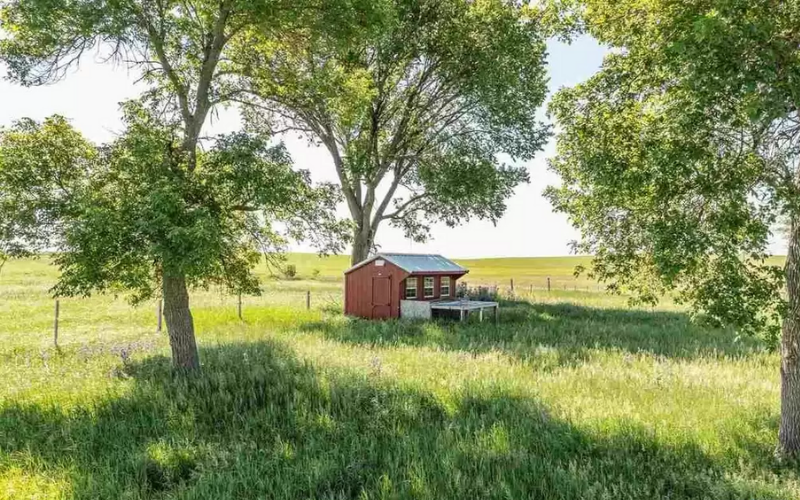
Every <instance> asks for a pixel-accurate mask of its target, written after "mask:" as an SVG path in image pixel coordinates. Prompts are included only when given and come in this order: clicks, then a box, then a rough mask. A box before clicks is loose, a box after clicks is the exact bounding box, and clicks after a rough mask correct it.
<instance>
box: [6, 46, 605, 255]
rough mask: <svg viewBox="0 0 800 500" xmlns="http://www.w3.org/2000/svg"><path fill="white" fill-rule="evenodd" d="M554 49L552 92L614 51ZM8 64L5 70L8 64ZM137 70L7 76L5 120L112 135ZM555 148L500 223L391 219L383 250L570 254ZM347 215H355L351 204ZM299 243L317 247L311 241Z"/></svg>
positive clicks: (314, 161) (225, 126)
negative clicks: (425, 233) (410, 235)
mask: <svg viewBox="0 0 800 500" xmlns="http://www.w3.org/2000/svg"><path fill="white" fill-rule="evenodd" d="M548 48H549V56H548V63H549V68H548V70H549V73H550V90H551V92H552V91H555V90H557V89H559V88H560V87H563V86H571V85H574V84H576V83H579V82H581V81H583V80H585V79H586V78H588V77H589V76H591V75H592V74H593V73H594V72H595V71H597V70H598V69H599V67H600V64H601V62H602V59H603V56H604V54H605V53H606V49H604V48H603V47H601V46H599V45H598V44H597V43H596V42H595V41H594V40H592V39H591V38H586V37H584V38H580V39H578V40H577V41H575V42H574V43H573V44H571V45H565V44H562V43H559V42H555V41H554V42H552V43H550V44H549V46H548ZM0 71H2V72H3V73H4V71H3V70H2V67H0ZM136 76H137V75H136V74H135V73H132V72H130V71H128V70H127V69H126V68H125V67H122V66H114V65H112V64H109V63H105V64H104V63H102V61H101V58H100V57H99V56H96V55H95V56H92V55H89V56H87V57H85V58H84V60H83V61H82V63H81V65H80V67H79V68H78V69H77V70H75V71H73V72H72V73H71V74H69V75H68V76H67V77H66V79H64V80H63V81H61V82H59V83H57V84H54V85H50V86H46V87H37V88H23V87H20V86H18V85H15V84H12V83H11V82H8V81H5V80H4V81H0V126H2V125H8V124H10V123H11V122H12V121H14V120H16V119H19V118H22V117H30V118H33V119H36V120H41V119H43V118H45V117H46V116H49V115H52V114H56V113H57V114H60V115H63V116H65V117H67V118H69V119H70V120H71V122H72V124H73V125H74V126H75V127H76V128H77V129H78V130H80V131H81V132H82V133H83V134H84V135H85V136H86V137H87V138H88V139H89V140H91V141H93V142H95V143H101V142H104V141H108V140H110V139H112V138H113V137H114V136H115V134H117V133H119V132H120V131H121V129H122V126H121V122H120V113H119V108H118V103H119V102H121V101H124V100H126V99H129V98H133V97H136V96H137V95H138V94H139V93H140V92H141V90H142V87H141V86H136V85H134V81H135V80H136ZM238 127H239V118H238V114H237V113H236V111H235V110H233V109H231V110H224V111H221V112H220V113H219V116H218V118H214V119H212V121H211V122H210V123H209V124H207V128H206V130H205V132H204V133H205V135H211V134H213V133H220V132H229V131H232V130H236V129H237V128H238ZM285 141H286V144H287V146H288V147H289V150H290V152H291V154H292V158H293V159H294V162H295V164H296V165H297V167H299V168H304V169H307V170H310V171H311V173H312V177H313V178H314V180H317V181H322V180H328V181H335V179H336V176H335V172H334V170H333V166H332V164H331V161H330V158H329V157H328V155H327V153H326V152H324V151H323V150H321V149H320V148H315V147H310V146H309V145H308V144H307V141H305V140H300V139H298V138H294V137H286V138H285ZM553 154H554V144H553V141H552V140H551V142H550V143H549V144H548V145H547V147H546V148H545V149H544V151H542V152H541V153H540V154H539V155H538V156H537V157H536V158H535V159H534V160H533V161H530V162H528V163H526V164H525V165H526V167H527V168H528V170H529V172H530V177H531V183H530V184H528V185H523V186H520V187H519V188H517V190H516V193H515V194H514V196H513V197H512V198H511V199H510V200H508V210H507V211H506V214H505V216H504V217H503V219H502V220H500V222H499V223H498V224H497V226H494V225H492V224H491V223H489V222H482V221H477V220H476V221H473V222H470V223H469V224H466V225H464V226H461V227H458V228H452V229H451V228H448V227H446V226H444V225H441V226H437V227H435V229H434V231H433V232H432V233H433V236H434V239H433V240H432V241H429V242H428V243H425V244H417V243H412V242H410V241H408V240H406V239H405V238H404V237H403V234H402V232H400V231H399V230H396V229H393V228H391V227H389V225H388V224H386V225H384V226H382V227H381V228H380V230H379V231H378V238H377V240H378V244H379V245H380V248H381V250H382V251H394V252H408V251H411V252H420V253H421V252H432V253H441V254H443V255H447V256H451V257H506V256H549V255H567V254H568V253H569V247H568V243H569V242H570V241H571V240H574V239H576V238H577V236H578V235H577V233H576V232H575V231H574V230H573V228H572V227H571V226H570V225H569V224H568V223H567V220H566V217H565V216H564V215H562V214H556V213H553V211H552V208H551V206H550V203H549V202H548V201H547V200H546V199H544V197H543V196H542V191H543V190H544V189H545V187H547V186H548V185H550V184H555V183H558V176H556V175H555V174H553V173H551V172H549V171H548V170H547V166H546V160H547V158H548V157H550V156H552V155H553ZM341 214H342V216H346V215H347V211H346V210H345V209H344V207H342V210H341ZM293 249H294V250H303V251H312V249H310V248H308V247H305V246H303V245H296V246H295V247H294V248H293Z"/></svg>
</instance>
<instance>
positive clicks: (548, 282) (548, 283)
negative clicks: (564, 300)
mask: <svg viewBox="0 0 800 500" xmlns="http://www.w3.org/2000/svg"><path fill="white" fill-rule="evenodd" d="M547 291H548V292H549V291H550V276H548V277H547Z"/></svg>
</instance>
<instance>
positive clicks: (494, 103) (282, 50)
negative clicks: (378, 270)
mask: <svg viewBox="0 0 800 500" xmlns="http://www.w3.org/2000/svg"><path fill="white" fill-rule="evenodd" d="M374 9H375V12H377V14H376V15H375V17H374V19H373V22H372V23H370V24H368V25H367V26H366V27H365V28H364V29H363V30H361V31H360V32H359V33H357V34H354V35H353V36H352V37H351V38H349V39H348V43H346V44H342V43H337V42H336V41H335V40H334V41H332V40H330V38H329V37H325V36H315V34H314V33H308V32H298V33H293V34H292V36H287V37H285V38H284V39H282V40H279V41H277V40H274V39H266V40H265V39H264V37H263V36H262V34H261V33H259V32H258V31H256V30H251V31H250V32H248V33H246V34H245V35H244V36H242V37H241V38H240V39H239V40H238V42H237V43H238V44H237V49H238V50H237V51H236V57H235V59H236V63H237V66H236V72H237V74H241V75H245V78H243V79H242V80H241V82H240V88H239V89H238V91H239V95H238V97H237V99H239V100H241V101H242V102H245V103H247V105H248V106H247V107H246V109H247V110H248V119H249V121H250V123H251V125H253V126H265V127H267V128H269V129H270V130H271V131H272V132H279V131H280V132H286V131H296V132H299V133H301V134H303V135H305V136H306V137H308V138H310V139H311V140H312V141H316V142H318V143H321V144H322V145H324V147H325V148H326V149H327V150H328V152H329V153H330V156H331V158H332V162H333V165H334V166H335V168H336V173H337V175H338V178H339V183H340V186H341V190H342V193H343V195H344V197H345V199H346V201H347V206H348V208H349V211H350V216H351V217H352V220H353V223H354V233H353V253H352V262H353V263H356V262H359V261H361V260H363V259H364V258H366V257H367V254H368V253H369V251H370V250H371V249H372V248H373V247H374V245H375V236H376V233H377V231H378V228H379V227H380V225H381V224H382V223H383V222H384V221H389V222H390V223H392V224H394V225H396V226H398V227H401V228H402V229H404V231H405V233H406V236H407V237H409V238H412V239H414V240H417V241H423V240H425V239H426V237H427V236H428V232H429V224H430V223H432V222H435V221H443V222H445V223H447V224H448V225H450V226H454V225H456V224H459V223H461V222H464V221H466V220H468V219H469V218H470V217H479V218H483V219H489V220H492V221H496V220H497V219H498V218H499V217H501V216H502V214H503V212H504V210H505V200H506V199H507V198H508V197H509V196H511V194H512V192H513V190H514V188H515V187H516V186H517V185H518V184H519V183H521V182H527V179H528V175H527V171H526V169H525V168H524V167H514V166H507V165H505V164H504V163H503V161H502V158H501V157H502V156H503V155H507V156H510V157H512V158H513V159H519V160H528V159H530V158H532V157H533V156H534V154H535V153H536V152H537V151H539V150H540V149H541V147H542V145H543V144H544V143H545V141H546V140H547V138H548V136H549V129H548V127H546V126H544V125H542V124H541V123H540V122H539V121H538V120H537V117H536V113H537V110H538V108H539V106H540V105H541V104H542V102H543V100H544V97H545V95H546V92H547V89H546V76H545V69H544V58H545V40H544V37H543V35H542V34H541V30H540V27H539V23H538V22H536V21H535V20H534V19H532V18H528V17H527V16H526V15H525V11H524V10H523V9H521V8H518V7H516V6H514V5H513V4H512V3H511V2H507V1H503V0H479V1H476V2H464V1H463V0H384V1H381V2H376V3H375V8H374ZM322 34H323V35H324V32H322Z"/></svg>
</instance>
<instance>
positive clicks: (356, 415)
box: [0, 255, 800, 499]
mask: <svg viewBox="0 0 800 500" xmlns="http://www.w3.org/2000/svg"><path fill="white" fill-rule="evenodd" d="M579 261H580V258H558V259H555V258H554V259H541V260H540V259H509V260H503V259H492V260H486V261H469V262H468V263H467V264H468V265H469V266H470V268H471V273H470V275H469V276H470V277H469V280H471V281H473V282H476V283H477V282H484V283H493V282H499V283H505V282H507V281H508V280H509V279H510V278H511V277H514V278H515V279H517V280H519V281H518V284H519V285H520V286H523V288H522V290H523V291H526V293H524V294H523V295H522V297H521V298H520V299H519V300H517V301H515V302H506V303H504V304H503V306H502V308H501V316H500V322H499V324H498V325H496V326H495V325H491V324H485V323H484V324H478V323H474V322H468V323H466V324H455V323H425V322H404V321H389V322H366V321H356V320H350V319H347V318H344V317H342V316H341V314H340V313H338V312H337V311H338V309H339V308H340V305H341V289H340V279H339V273H340V272H341V270H342V269H343V268H345V267H347V260H346V259H343V258H335V257H334V258H329V259H324V260H319V259H317V258H316V257H312V256H308V255H293V256H291V257H290V262H291V263H294V264H295V265H296V266H297V268H298V272H299V275H300V279H298V280H293V281H277V280H266V281H265V294H264V295H263V296H262V297H252V298H246V299H245V304H244V317H245V320H244V321H242V322H240V321H239V320H238V318H237V317H236V300H235V299H234V298H231V297H227V296H224V295H221V294H219V293H217V292H215V291H213V290H212V291H197V292H195V293H193V295H192V307H193V312H194V316H195V320H196V326H197V330H198V339H199V343H200V346H201V360H202V364H203V371H202V374H200V375H197V376H191V377H181V376H175V375H173V374H172V373H171V371H170V366H169V358H168V355H169V347H168V342H167V339H166V336H165V335H164V334H157V333H155V315H154V307H153V304H146V305H143V306H141V307H138V308H132V307H130V306H129V305H128V304H127V303H126V302H125V301H124V299H123V298H114V297H109V296H101V297H93V298H90V299H63V300H62V301H61V323H60V329H61V331H60V345H61V348H60V349H59V350H56V349H54V348H53V347H52V331H51V329H52V313H53V311H52V308H53V301H52V300H51V299H50V298H49V297H48V295H47V290H48V288H49V287H50V286H51V285H52V284H53V282H54V280H55V278H56V274H55V272H54V270H53V269H52V268H51V267H49V266H48V265H47V262H46V261H45V260H39V261H17V262H11V263H10V264H8V265H7V266H6V268H4V269H3V271H2V274H0V499H27V498H37V499H50V498H59V499H60V498H80V499H98V498H102V499H105V498H108V499H144V498H152V499H200V498H202V499H227V498H269V499H295V498H298V499H351V498H354V499H377V498H385V499H389V498H397V499H401V498H403V499H404V498H430V499H472V498H496V499H523V498H525V499H527V498H534V499H551V498H552V499H559V498H564V499H566V498H569V499H579V498H580V499H583V498H586V499H616V498H631V499H632V498H637V499H638V498H641V499H650V498H670V499H684V498H698V499H699V498H708V499H732V498H741V499H753V498H765V499H766V498H769V499H778V498H779V499H796V498H800V475H799V474H800V473H799V472H798V469H796V468H794V467H792V466H787V465H778V464H776V463H775V462H774V461H773V460H772V450H773V446H774V442H775V439H776V433H777V419H778V394H779V380H778V367H779V360H778V356H777V355H776V354H775V353H771V352H768V351H766V350H765V349H764V347H763V346H762V345H760V344H759V343H758V342H757V341H754V340H748V339H737V338H736V337H735V336H734V335H733V334H732V333H731V332H728V331H722V330H709V329H705V328H701V327H699V326H696V325H693V324H692V323H690V322H689V320H688V318H687V317H686V315H685V314H683V312H681V311H680V310H678V309H676V307H675V306H673V305H671V304H667V305H664V306H662V307H660V308H656V309H655V310H653V311H650V310H648V311H642V310H632V309H628V308H627V307H626V305H625V299H624V298H620V297H609V296H606V295H603V294H599V293H593V292H582V291H572V290H570V289H567V290H563V287H562V288H558V287H554V290H553V291H552V292H550V293H548V292H546V291H543V290H539V289H536V290H534V292H533V293H532V294H530V293H528V291H527V290H526V289H525V288H524V285H526V284H528V283H529V284H534V285H535V284H536V283H535V281H536V280H538V279H541V278H542V277H544V278H545V279H546V278H547V277H548V276H550V277H551V279H553V281H554V282H558V283H562V282H564V283H570V281H569V280H573V281H574V278H573V277H572V275H571V270H572V267H573V266H574V265H575V263H577V262H579ZM314 269H318V270H319V274H318V279H316V280H310V279H308V278H309V277H310V276H311V275H312V274H313V270H314ZM526 282H527V283H526ZM576 286H577V283H576ZM587 288H590V287H589V285H588V284H587ZM307 290H311V291H312V297H313V299H312V303H313V307H312V310H310V311H306V310H305V293H306V291H307Z"/></svg>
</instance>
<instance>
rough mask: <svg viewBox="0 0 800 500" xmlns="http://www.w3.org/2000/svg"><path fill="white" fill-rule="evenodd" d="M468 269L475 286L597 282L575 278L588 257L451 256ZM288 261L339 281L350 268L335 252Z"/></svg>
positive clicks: (301, 270)
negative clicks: (512, 282) (511, 281)
mask: <svg viewBox="0 0 800 500" xmlns="http://www.w3.org/2000/svg"><path fill="white" fill-rule="evenodd" d="M454 260H455V261H456V262H457V263H459V264H460V265H462V266H464V267H466V268H467V269H469V270H470V272H469V274H467V275H466V276H465V277H464V278H463V279H464V280H465V281H467V282H468V283H471V284H472V283H474V284H476V285H478V284H480V285H500V286H503V287H505V286H509V284H510V283H509V280H510V279H511V278H513V279H514V284H515V286H519V287H521V288H528V289H529V288H530V286H531V285H532V286H533V287H534V288H539V289H546V288H547V278H548V277H549V278H550V280H551V286H552V287H553V288H559V289H562V290H563V289H564V288H565V287H566V289H568V290H573V289H574V288H575V287H578V288H579V289H584V290H588V289H592V290H596V289H597V284H596V283H595V282H593V281H591V280H589V279H587V278H586V277H585V276H580V277H578V278H576V277H575V276H574V271H575V268H576V266H578V265H582V266H588V265H589V263H590V262H591V257H507V258H497V259H454ZM287 262H288V263H289V264H294V265H295V266H297V271H298V274H299V276H300V277H310V276H312V274H313V272H314V270H315V269H316V270H318V271H319V272H320V277H321V278H324V279H326V280H334V279H336V280H340V279H341V277H342V273H343V272H344V270H345V269H347V268H348V267H350V257H349V256H344V255H337V256H332V257H323V258H320V257H318V256H317V255H314V254H303V253H295V254H290V255H289V258H288V261H287Z"/></svg>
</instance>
